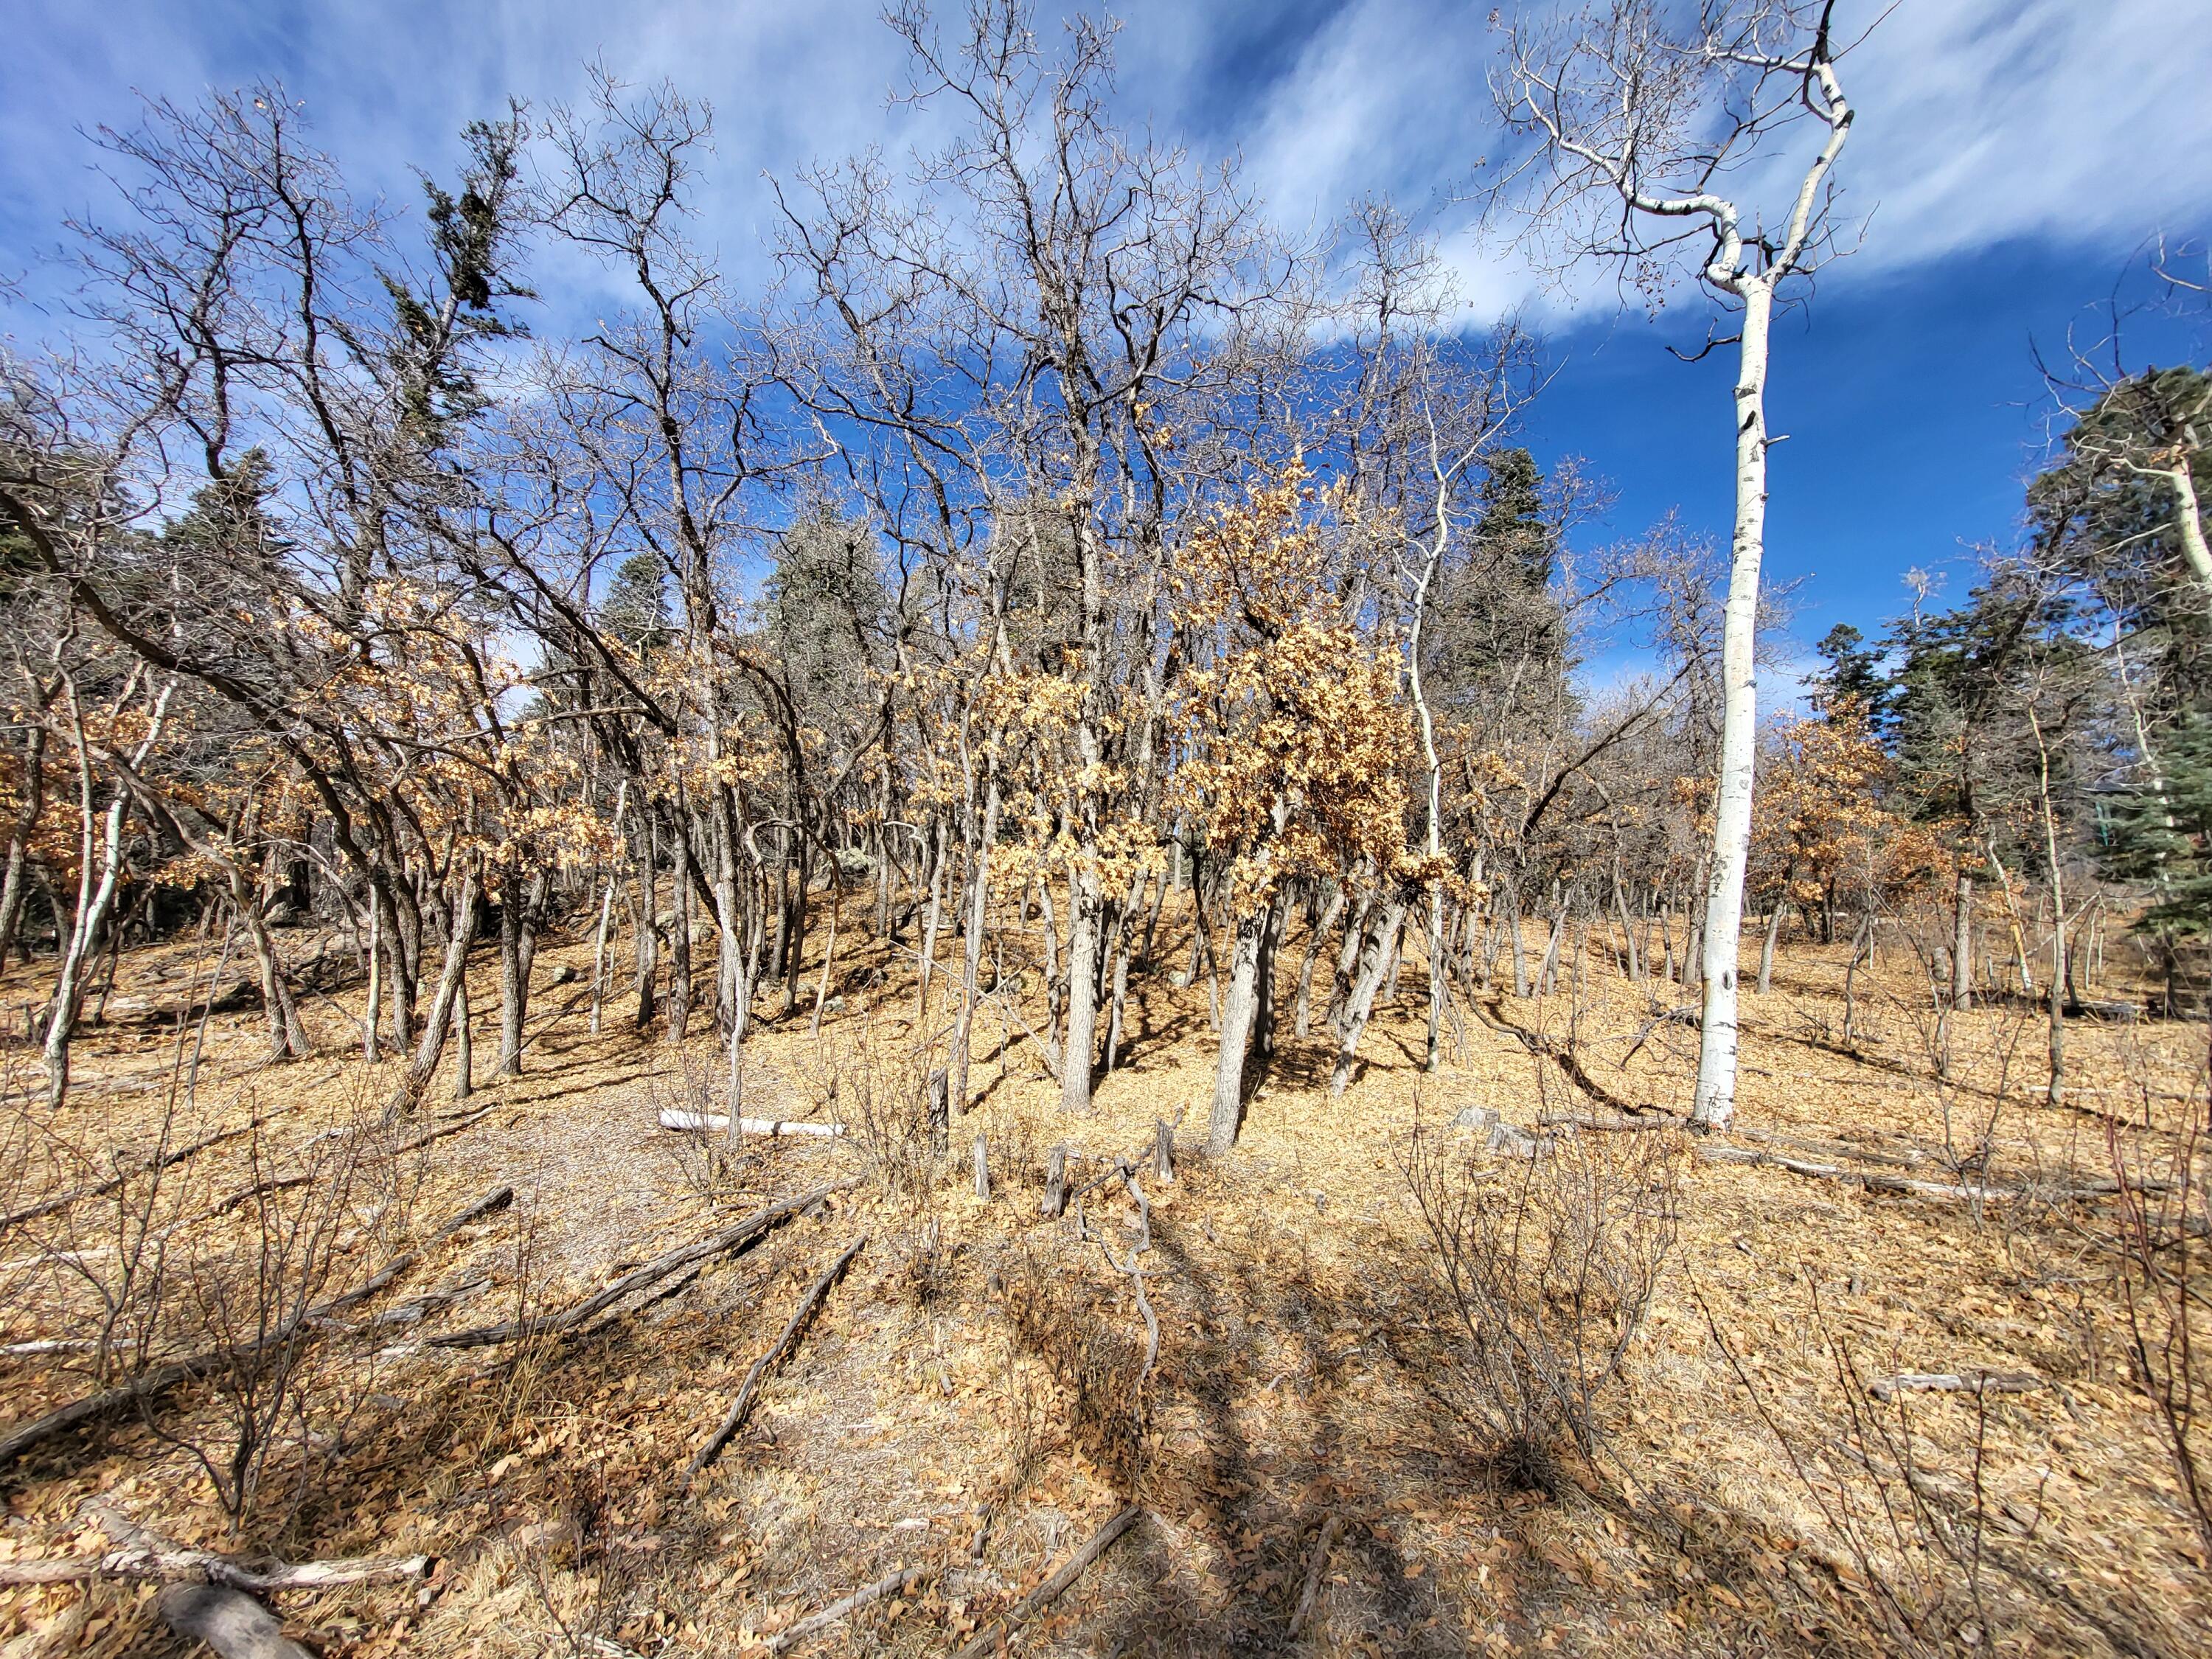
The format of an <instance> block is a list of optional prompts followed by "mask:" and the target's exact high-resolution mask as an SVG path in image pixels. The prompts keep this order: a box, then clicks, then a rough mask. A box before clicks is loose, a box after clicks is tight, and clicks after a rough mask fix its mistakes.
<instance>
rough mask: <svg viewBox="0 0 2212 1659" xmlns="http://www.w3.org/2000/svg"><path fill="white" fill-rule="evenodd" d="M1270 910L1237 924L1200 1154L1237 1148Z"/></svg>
mask: <svg viewBox="0 0 2212 1659" xmlns="http://www.w3.org/2000/svg"><path fill="white" fill-rule="evenodd" d="M1272 909H1273V906H1272V905H1266V906H1262V907H1261V908H1260V909H1258V910H1255V911H1254V912H1252V913H1251V914H1250V915H1244V916H1240V917H1238V918H1237V942H1236V945H1235V949H1234V951H1233V954H1232V956H1231V962H1230V969H1229V993H1228V995H1227V996H1226V997H1225V999H1224V1000H1223V1002H1222V1007H1221V1051H1220V1055H1219V1058H1218V1060H1217V1061H1216V1063H1215V1065H1214V1069H1213V1105H1212V1109H1211V1110H1210V1111H1209V1112H1208V1113H1207V1115H1206V1151H1207V1152H1210V1153H1213V1154H1215V1155H1217V1156H1218V1155H1219V1154H1221V1153H1224V1152H1227V1151H1229V1149H1230V1148H1231V1147H1232V1146H1235V1145H1236V1144H1237V1124H1238V1121H1239V1120H1240V1119H1241V1117H1242V1116H1243V1109H1244V1060H1245V1056H1246V1053H1247V1049H1248V1046H1249V1041H1250V1038H1251V1036H1252V1022H1253V1017H1254V1014H1255V1012H1256V1010H1257V1008H1258V1006H1259V990H1260V955H1261V947H1262V945H1264V943H1265V942H1266V939H1267V923H1268V920H1269V916H1270V913H1271V911H1272Z"/></svg>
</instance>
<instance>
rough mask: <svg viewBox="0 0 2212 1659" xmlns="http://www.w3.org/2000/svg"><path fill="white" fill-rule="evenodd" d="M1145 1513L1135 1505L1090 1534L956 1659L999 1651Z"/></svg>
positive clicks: (980, 1657) (974, 1658) (978, 1633)
mask: <svg viewBox="0 0 2212 1659" xmlns="http://www.w3.org/2000/svg"><path fill="white" fill-rule="evenodd" d="M1143 1513H1144V1510H1142V1509H1141V1508H1140V1507H1139V1506H1138V1505H1137V1504H1130V1505H1129V1507H1128V1508H1127V1509H1126V1510H1122V1511H1121V1513H1120V1514H1119V1515H1117V1516H1115V1517H1114V1518H1113V1519H1112V1520H1111V1521H1109V1522H1107V1523H1106V1524H1105V1525H1104V1526H1103V1527H1101V1528H1098V1530H1097V1532H1094V1533H1092V1534H1091V1536H1090V1538H1089V1539H1088V1540H1087V1541H1085V1544H1084V1546H1083V1547H1082V1548H1081V1549H1079V1550H1078V1551H1076V1552H1075V1553H1074V1554H1073V1555H1071V1556H1070V1557H1068V1559H1067V1562H1066V1565H1064V1566H1062V1567H1061V1568H1060V1571H1057V1572H1055V1573H1054V1574H1053V1576H1052V1577H1049V1578H1048V1579H1046V1580H1045V1581H1044V1583H1042V1584H1039V1585H1038V1586H1037V1587H1036V1589H1033V1590H1031V1591H1030V1593H1029V1594H1028V1595H1024V1597H1022V1599H1021V1600H1020V1601H1017V1602H1015V1603H1014V1605H1013V1606H1012V1607H1009V1608H1008V1609H1007V1610H1006V1612H1005V1613H1001V1614H1000V1616H999V1617H998V1618H997V1619H994V1620H992V1621H991V1623H990V1624H989V1625H988V1626H986V1627H985V1628H984V1629H982V1630H981V1631H978V1632H976V1633H975V1637H974V1638H972V1639H971V1640H970V1641H969V1643H968V1644H967V1645H966V1646H965V1647H963V1648H962V1649H961V1650H960V1651H959V1652H958V1654H957V1655H956V1656H955V1659H983V1656H984V1655H986V1654H991V1653H996V1652H997V1651H999V1649H1000V1644H1001V1643H1003V1642H1004V1641H1005V1640H1006V1638H1007V1637H1009V1636H1011V1635H1012V1634H1013V1632H1015V1630H1016V1629H1018V1627H1019V1626H1022V1625H1024V1624H1026V1623H1028V1622H1029V1620H1031V1619H1033V1618H1035V1617H1036V1614H1037V1613H1038V1611H1039V1610H1040V1609H1041V1608H1042V1607H1046V1606H1047V1605H1048V1604H1049V1603H1050V1602H1052V1601H1054V1600H1055V1599H1057V1598H1058V1597H1059V1596H1060V1594H1061V1593H1062V1592H1063V1591H1065V1590H1066V1589H1067V1587H1068V1586H1069V1585H1070V1584H1072V1583H1074V1582H1075V1581H1076V1580H1077V1579H1078V1578H1079V1577H1082V1576H1083V1571H1084V1569H1085V1568H1086V1567H1088V1566H1089V1565H1091V1563H1092V1562H1093V1561H1096V1560H1097V1559H1098V1558H1099V1557H1100V1556H1102V1555H1103V1554H1104V1553H1106V1551H1107V1549H1108V1548H1109V1547H1110V1546H1111V1545H1112V1544H1113V1542H1114V1541H1115V1539H1117V1538H1119V1537H1120V1536H1121V1534H1123V1533H1125V1532H1127V1531H1128V1530H1129V1528H1131V1527H1133V1526H1134V1525H1136V1523H1137V1517H1138V1516H1140V1515H1142V1514H1143Z"/></svg>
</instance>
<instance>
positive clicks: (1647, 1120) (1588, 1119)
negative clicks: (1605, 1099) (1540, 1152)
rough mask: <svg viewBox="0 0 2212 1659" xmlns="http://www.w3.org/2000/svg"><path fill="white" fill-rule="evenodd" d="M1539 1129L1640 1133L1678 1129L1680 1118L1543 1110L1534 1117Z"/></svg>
mask: <svg viewBox="0 0 2212 1659" xmlns="http://www.w3.org/2000/svg"><path fill="white" fill-rule="evenodd" d="M1536 1127H1538V1128H1540V1129H1576V1130H1587V1131H1589V1133H1592V1134H1601V1135H1603V1134H1615V1135H1623V1134H1640V1133H1645V1132H1647V1131H1650V1130H1653V1129H1679V1128H1680V1127H1682V1123H1681V1120H1680V1118H1676V1117H1673V1116H1668V1117H1656V1116H1655V1117H1600V1116H1598V1115H1596V1114H1595V1113H1592V1112H1545V1113H1542V1114H1541V1115H1539V1116H1538V1117H1537V1119H1536Z"/></svg>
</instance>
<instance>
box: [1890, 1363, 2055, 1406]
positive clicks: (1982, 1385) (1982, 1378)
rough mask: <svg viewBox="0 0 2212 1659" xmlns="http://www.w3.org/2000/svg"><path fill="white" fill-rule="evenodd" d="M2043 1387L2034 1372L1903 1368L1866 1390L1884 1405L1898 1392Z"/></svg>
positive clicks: (1999, 1391)
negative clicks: (1903, 1369) (1917, 1369)
mask: <svg viewBox="0 0 2212 1659" xmlns="http://www.w3.org/2000/svg"><path fill="white" fill-rule="evenodd" d="M2042 1386H2043V1379H2042V1378H2041V1377H2039V1376H2037V1375H2036V1374H2035V1373H2034V1372H2033V1371H1979V1370H1966V1371H1902V1372H1899V1374H1898V1375H1897V1376H1878V1377H1876V1378H1875V1380H1874V1381H1873V1382H1871V1383H1868V1384H1867V1392H1868V1393H1869V1394H1870V1395H1873V1396H1874V1397H1875V1399H1876V1400H1879V1401H1882V1402H1883V1403H1884V1404H1885V1405H1886V1404H1887V1403H1888V1402H1889V1401H1892V1400H1894V1399H1895V1398H1896V1397H1897V1396H1898V1395H1900V1394H1980V1395H1990V1394H2032V1393H2033V1392H2034V1391H2035V1390H2036V1389H2039V1388H2041V1387H2042Z"/></svg>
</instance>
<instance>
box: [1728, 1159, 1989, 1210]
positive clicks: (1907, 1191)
mask: <svg viewBox="0 0 2212 1659" xmlns="http://www.w3.org/2000/svg"><path fill="white" fill-rule="evenodd" d="M1698 1156H1699V1158H1703V1159H1705V1162H1706V1163H1708V1164H1756V1165H1758V1166H1759V1167H1761V1168H1763V1169H1771V1170H1787V1171H1788V1172H1789V1173H1790V1174H1791V1175H1795V1176H1805V1177H1806V1178H1808V1180H1814V1181H1848V1182H1857V1183H1858V1184H1859V1185H1860V1186H1862V1187H1864V1188H1867V1189H1868V1190H1869V1191H1870V1192H1877V1193H1898V1194H1904V1195H1905V1196H1907V1197H1911V1198H1932V1199H1939V1200H1944V1201H1946V1202H1950V1203H1971V1202H1972V1201H1974V1200H1980V1201H1982V1202H1984V1203H1987V1202H1990V1201H1992V1200H2001V1199H2008V1198H2017V1197H2019V1196H2020V1194H2018V1193H2015V1192H2014V1191H2012V1190H2011V1189H2010V1188H2004V1187H1959V1186H1953V1185H1951V1184H1950V1183H1948V1182H1941V1181H1917V1180H1914V1179H1913V1178H1911V1176H1892V1175H1881V1174H1878V1173H1876V1172H1875V1171H1874V1170H1846V1169H1844V1168H1843V1167H1842V1166H1841V1165H1840V1164H1814V1163H1811V1162H1808V1160H1806V1159H1804V1158H1787V1157H1784V1155H1783V1154H1782V1153H1780V1152H1761V1151H1759V1149H1758V1148H1756V1147H1753V1146H1700V1147H1699V1148H1698Z"/></svg>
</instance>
